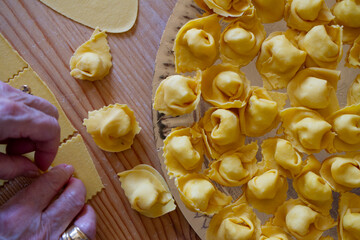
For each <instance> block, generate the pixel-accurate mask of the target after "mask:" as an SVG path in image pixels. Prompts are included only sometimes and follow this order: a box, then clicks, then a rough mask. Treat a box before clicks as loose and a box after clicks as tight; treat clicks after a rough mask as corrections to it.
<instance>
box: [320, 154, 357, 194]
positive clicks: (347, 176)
mask: <svg viewBox="0 0 360 240" xmlns="http://www.w3.org/2000/svg"><path fill="white" fill-rule="evenodd" d="M320 173H321V176H322V177H323V178H324V179H325V180H326V181H327V182H328V183H329V185H330V186H331V187H332V188H333V189H334V191H337V192H344V191H350V190H351V189H353V188H359V187H360V154H359V153H347V154H346V155H334V156H331V157H328V158H327V159H325V160H324V162H323V163H322V166H321V170H320Z"/></svg>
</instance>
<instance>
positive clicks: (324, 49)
mask: <svg viewBox="0 0 360 240" xmlns="http://www.w3.org/2000/svg"><path fill="white" fill-rule="evenodd" d="M298 44H299V47H300V49H301V50H303V51H305V52H306V53H307V57H306V61H305V66H306V67H321V68H330V69H335V68H336V67H337V65H338V63H339V62H340V60H341V57H342V55H343V45H342V27H340V26H338V25H332V26H324V25H318V26H315V27H313V28H312V29H311V30H310V31H309V32H307V33H305V32H302V33H301V34H300V36H299V42H298Z"/></svg>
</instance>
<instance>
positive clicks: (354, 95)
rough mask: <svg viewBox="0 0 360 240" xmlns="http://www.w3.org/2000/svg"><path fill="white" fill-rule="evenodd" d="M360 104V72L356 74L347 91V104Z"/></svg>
mask: <svg viewBox="0 0 360 240" xmlns="http://www.w3.org/2000/svg"><path fill="white" fill-rule="evenodd" d="M353 104H360V74H359V75H357V76H356V78H355V79H354V81H353V83H352V84H351V86H350V87H349V90H348V92H347V105H348V106H350V105H353Z"/></svg>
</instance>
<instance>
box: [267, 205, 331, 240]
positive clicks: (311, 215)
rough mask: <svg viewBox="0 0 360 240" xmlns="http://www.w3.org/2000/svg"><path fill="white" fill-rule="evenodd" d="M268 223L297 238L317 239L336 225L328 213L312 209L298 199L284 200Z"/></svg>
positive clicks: (300, 239)
mask: <svg viewBox="0 0 360 240" xmlns="http://www.w3.org/2000/svg"><path fill="white" fill-rule="evenodd" d="M270 223H271V224H272V225H276V226H279V227H283V228H284V229H285V231H286V232H288V233H289V234H291V235H293V236H294V237H296V239H298V240H305V239H319V238H320V236H321V235H322V233H323V232H324V231H326V230H328V229H330V228H332V227H334V226H335V225H336V222H335V221H334V220H333V219H332V218H331V216H330V215H323V214H321V213H319V212H317V211H315V210H313V209H312V208H311V207H309V206H306V204H305V203H303V202H302V201H301V200H300V199H289V200H287V201H286V202H284V204H283V205H281V206H280V207H279V208H278V210H277V212H276V213H275V216H274V217H273V218H271V219H270Z"/></svg>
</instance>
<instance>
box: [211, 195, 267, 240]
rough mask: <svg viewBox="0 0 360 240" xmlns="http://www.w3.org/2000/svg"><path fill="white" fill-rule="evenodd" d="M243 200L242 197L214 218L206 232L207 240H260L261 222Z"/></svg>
mask: <svg viewBox="0 0 360 240" xmlns="http://www.w3.org/2000/svg"><path fill="white" fill-rule="evenodd" d="M243 199H244V198H243V197H240V199H238V200H237V201H236V202H235V203H233V204H231V205H229V206H226V207H225V208H224V209H222V210H221V211H220V212H219V213H218V214H215V215H214V216H213V217H212V219H211V221H210V224H209V228H208V230H207V232H206V239H207V240H218V239H224V240H231V239H244V240H245V239H246V240H257V239H259V237H260V234H261V229H260V224H261V223H260V220H259V219H258V217H257V216H256V214H255V213H254V211H253V209H252V208H251V207H250V206H249V205H248V204H247V203H246V201H245V200H243Z"/></svg>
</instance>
